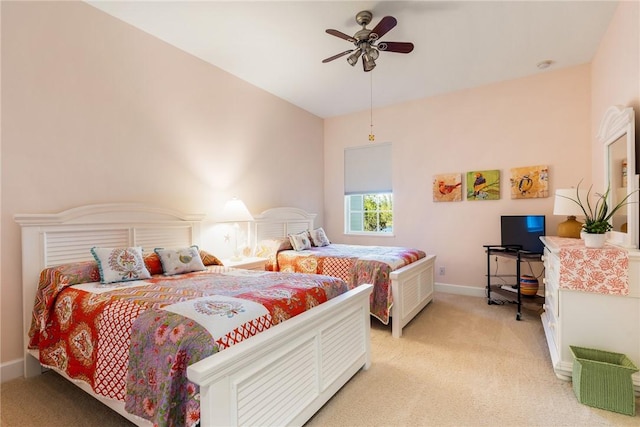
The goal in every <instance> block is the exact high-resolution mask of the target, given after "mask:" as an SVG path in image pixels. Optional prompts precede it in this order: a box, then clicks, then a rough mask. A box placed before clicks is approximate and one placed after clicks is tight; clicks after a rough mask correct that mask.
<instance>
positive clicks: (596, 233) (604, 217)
mask: <svg viewBox="0 0 640 427" xmlns="http://www.w3.org/2000/svg"><path fill="white" fill-rule="evenodd" d="M580 182H582V181H580ZM592 187H593V186H591V187H589V190H588V191H587V194H586V197H585V200H584V201H583V200H582V199H581V198H580V183H578V186H577V187H576V198H575V199H573V198H571V197H567V196H563V195H560V197H564V198H566V199H569V200H571V201H572V202H574V203H576V204H577V205H578V206H579V207H580V209H581V210H582V212H583V213H584V218H585V219H584V224H583V225H582V230H583V231H584V233H585V236H584V237H585V239H584V241H585V242H584V243H585V246H587V247H590V248H601V247H602V246H604V241H605V233H606V232H607V231H609V230H611V228H612V226H611V217H613V215H614V214H615V213H616V212H617V211H618V210H620V208H622V207H623V206H626V205H628V204H629V203H631V201H629V197H631V195H632V194H633V193H635V191H637V190H634V191H632V192H630V193H629V194H627V195H626V196H625V197H624V198H623V199H622V200H621V201H620V202H619V203H618V204H617V205H615V206H614V207H610V206H609V203H608V202H607V200H608V198H609V191H610V189H609V188H607V191H605V192H604V194H600V193H593V198H595V203H594V204H592V201H591V200H590V199H591V198H592V195H591V190H592Z"/></svg>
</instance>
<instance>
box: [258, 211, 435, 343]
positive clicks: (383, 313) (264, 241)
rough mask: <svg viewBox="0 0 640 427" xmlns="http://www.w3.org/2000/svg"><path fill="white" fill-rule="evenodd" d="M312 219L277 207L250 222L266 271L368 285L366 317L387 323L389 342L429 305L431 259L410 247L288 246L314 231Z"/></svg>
mask: <svg viewBox="0 0 640 427" xmlns="http://www.w3.org/2000/svg"><path fill="white" fill-rule="evenodd" d="M315 216H316V215H315V214H311V213H308V212H305V211H304V210H302V209H298V208H291V207H281V208H273V209H269V210H266V211H264V212H262V213H261V214H260V215H257V216H256V217H255V223H254V236H255V239H256V242H258V244H257V250H256V251H257V255H259V256H264V257H267V258H268V261H267V269H269V270H273V271H287V272H298V273H315V274H324V275H330V276H334V277H340V278H342V279H344V280H345V281H346V282H347V283H349V284H350V285H351V286H358V285H360V284H363V283H373V285H374V291H373V293H372V295H371V299H370V303H371V304H370V309H371V314H372V315H373V316H374V317H376V318H378V319H379V320H380V321H381V322H382V323H384V324H388V323H391V333H392V335H393V337H395V338H399V337H400V336H402V328H403V327H404V326H405V325H407V324H408V323H409V322H410V321H411V320H412V319H413V318H414V317H415V316H416V315H417V314H418V313H419V312H420V311H421V310H422V309H423V308H424V307H425V306H426V305H427V304H428V303H429V302H431V301H432V300H433V293H434V281H435V280H434V265H435V259H436V257H435V255H428V254H425V253H424V252H423V251H421V250H417V249H411V248H402V247H388V246H363V245H342V244H335V243H331V244H328V245H325V246H311V247H305V249H304V250H294V249H291V248H290V247H288V245H287V242H288V236H290V235H296V234H298V235H302V236H304V234H305V232H307V231H312V232H313V230H315V228H314V219H315ZM320 237H322V236H320ZM311 240H313V239H311ZM316 240H317V238H316ZM281 242H284V243H285V244H284V245H281V244H280V243H281ZM325 243H326V242H325ZM307 246H309V245H307ZM298 249H299V248H298Z"/></svg>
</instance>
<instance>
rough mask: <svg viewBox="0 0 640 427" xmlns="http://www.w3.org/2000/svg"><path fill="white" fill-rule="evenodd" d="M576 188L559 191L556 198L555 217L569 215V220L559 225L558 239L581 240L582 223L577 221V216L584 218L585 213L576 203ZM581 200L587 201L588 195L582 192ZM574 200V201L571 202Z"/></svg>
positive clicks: (554, 204) (554, 205) (554, 203)
mask: <svg viewBox="0 0 640 427" xmlns="http://www.w3.org/2000/svg"><path fill="white" fill-rule="evenodd" d="M577 194H578V193H576V189H575V188H566V189H557V190H556V197H555V200H554V202H553V214H554V215H567V220H566V221H564V222H561V223H560V224H558V233H557V234H558V237H571V238H574V239H579V238H580V231H581V230H582V223H581V222H579V221H576V216H584V212H582V209H581V208H580V206H578V204H577V203H576V202H574V201H573V200H576V197H577ZM579 194H580V200H582V201H585V200H586V197H587V194H586V192H585V191H582V190H580V193H579ZM569 199H573V200H569Z"/></svg>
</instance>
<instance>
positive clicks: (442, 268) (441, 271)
mask: <svg viewBox="0 0 640 427" xmlns="http://www.w3.org/2000/svg"><path fill="white" fill-rule="evenodd" d="M439 274H440V276H444V267H440V272H439Z"/></svg>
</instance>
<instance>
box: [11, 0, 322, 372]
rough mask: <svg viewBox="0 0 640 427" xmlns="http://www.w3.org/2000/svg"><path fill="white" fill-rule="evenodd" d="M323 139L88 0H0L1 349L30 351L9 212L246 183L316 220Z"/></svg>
mask: <svg viewBox="0 0 640 427" xmlns="http://www.w3.org/2000/svg"><path fill="white" fill-rule="evenodd" d="M322 143H323V129H322V120H321V119H320V118H318V117H316V116H314V115H311V114H309V113H307V112H305V111H303V110H301V109H299V108H297V107H294V106H292V105H291V104H289V103H287V102H285V101H283V100H280V99H279V98H276V97H274V96H272V95H271V94H269V93H266V92H264V91H262V90H259V89H257V88H255V87H253V86H251V85H249V84H248V83H246V82H244V81H242V80H239V79H238V78H235V77H233V76H231V75H229V74H228V73H226V72H223V71H222V70H220V69H218V68H216V67H213V66H211V65H209V64H207V63H205V62H203V61H201V60H198V59H196V58H195V57H193V56H191V55H189V54H187V53H184V52H182V51H180V50H177V49H176V48H174V47H172V46H169V45H168V44H166V43H164V42H161V41H159V40H158V39H155V38H153V37H151V36H149V35H148V34H146V33H144V32H141V31H139V30H136V29H134V28H133V27H131V26H129V25H127V24H124V23H122V22H121V21H119V20H116V19H114V18H112V17H110V16H109V15H107V14H104V13H103V12H100V11H98V10H97V9H95V8H93V7H91V6H88V5H86V4H84V3H80V2H73V3H71V2H44V3H32V2H22V3H13V2H2V193H1V194H2V280H1V292H2V306H1V319H2V331H1V334H2V354H1V361H2V362H3V363H6V362H9V361H12V360H15V359H18V358H21V357H22V326H21V324H20V323H21V322H20V319H21V318H22V312H21V304H22V302H21V274H20V268H21V267H20V266H21V264H20V230H19V227H18V225H17V224H16V223H14V221H13V215H14V214H16V213H30V212H57V211H61V210H64V209H68V208H72V207H75V206H78V205H84V204H89V203H107V202H117V201H129V202H131V201H136V202H144V203H149V204H154V205H159V206H164V207H170V208H173V209H178V210H183V211H185V212H200V213H213V212H214V211H215V210H217V209H220V208H221V207H222V206H223V204H224V202H225V201H226V200H227V199H229V198H231V197H233V196H237V197H239V198H241V199H242V200H244V202H245V203H246V204H247V206H248V207H249V209H250V210H251V211H252V212H254V213H259V212H261V211H263V210H264V209H267V208H271V207H274V206H299V207H301V208H303V209H306V210H308V211H311V212H318V213H319V214H320V216H319V218H318V220H319V221H320V222H321V221H322V203H323V200H322V193H323V181H322V175H323V168H322V164H323V158H322V156H323V151H322ZM294 177H295V178H300V177H304V179H291V178H294Z"/></svg>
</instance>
